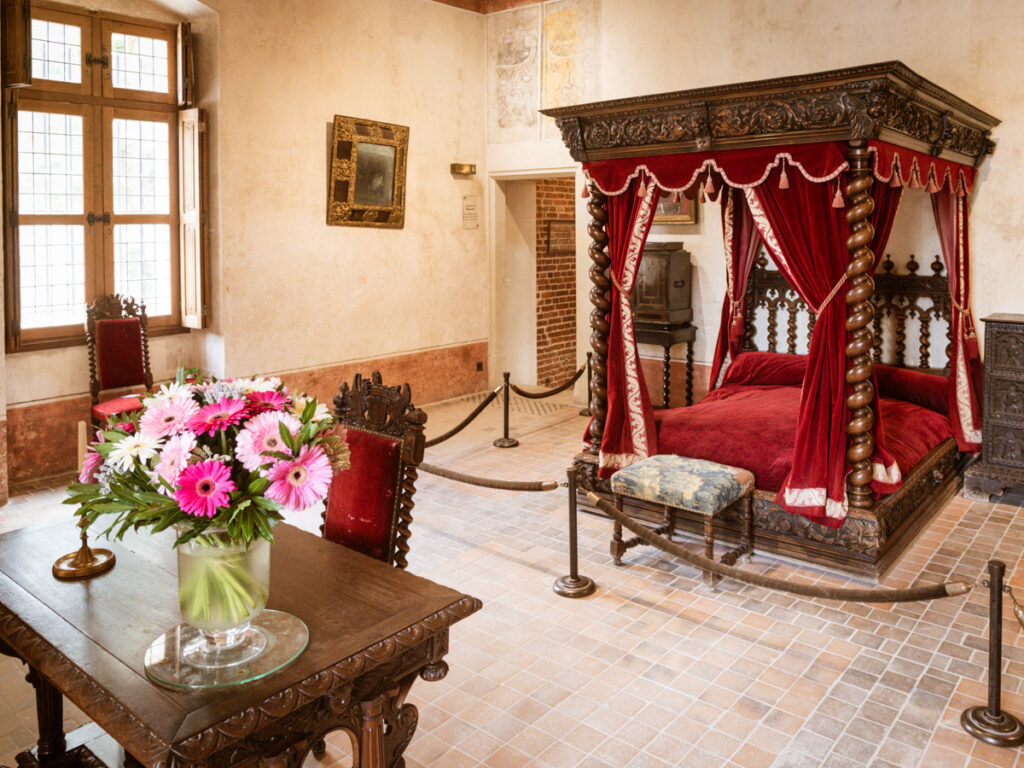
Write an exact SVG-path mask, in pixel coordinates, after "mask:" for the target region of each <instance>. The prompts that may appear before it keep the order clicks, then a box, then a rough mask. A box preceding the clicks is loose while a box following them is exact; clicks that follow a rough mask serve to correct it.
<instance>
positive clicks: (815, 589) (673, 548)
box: [570, 489, 974, 603]
mask: <svg viewBox="0 0 1024 768" xmlns="http://www.w3.org/2000/svg"><path fill="white" fill-rule="evenodd" d="M570 490H571V489H570ZM587 498H588V499H590V502H591V503H592V504H594V505H595V506H596V507H597V508H598V509H600V510H601V511H602V512H604V513H605V514H606V515H608V517H610V518H611V519H612V520H614V521H615V522H617V523H619V524H620V525H622V527H623V528H626V529H627V530H629V531H631V532H633V533H634V534H636V535H637V536H639V537H640V538H641V539H643V540H644V541H645V542H646V543H648V544H650V545H651V546H652V547H656V548H657V549H660V550H661V551H662V552H667V553H668V554H670V555H673V556H674V557H678V558H679V559H681V560H684V561H686V562H687V563H689V564H690V565H693V566H696V567H697V568H700V569H702V570H705V571H710V572H711V573H715V574H718V575H719V576H728V577H729V578H732V579H736V580H737V581H742V582H745V583H747V584H754V585H755V586H758V587H767V588H768V589H777V590H781V591H783V592H789V593H791V594H794V595H802V596H804V597H822V598H825V599H826V600H845V601H849V602H856V603H906V602H910V601H913V600H938V599H941V598H943V597H956V596H957V595H962V594H964V593H966V592H969V591H970V590H971V589H973V588H974V585H973V584H968V583H967V582H963V581H951V582H947V583H944V584H923V585H921V586H918V587H908V588H907V589H854V588H847V587H821V586H817V585H815V584H799V583H797V582H792V581H786V580H785V579H777V578H775V577H773V576H762V575H761V574H758V573H750V572H748V571H745V570H743V569H742V568H736V567H734V566H731V565H725V564H723V563H720V562H718V561H717V560H710V559H708V558H706V557H704V556H703V555H698V554H696V553H694V552H691V551H689V550H688V549H686V548H685V547H683V546H681V545H679V544H676V543H675V542H672V541H669V540H668V539H665V538H664V537H662V536H659V535H658V534H656V533H652V532H651V530H650V529H649V528H647V527H646V526H644V525H642V524H640V523H638V522H636V521H635V520H634V519H633V518H631V517H629V515H627V514H625V513H623V512H619V510H617V509H616V508H615V507H614V506H612V505H611V504H609V503H608V502H606V501H604V500H603V499H602V498H601V497H600V496H598V495H597V494H596V493H594V492H592V491H591V492H588V493H587Z"/></svg>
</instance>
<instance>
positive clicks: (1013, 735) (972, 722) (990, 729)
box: [960, 707, 1024, 747]
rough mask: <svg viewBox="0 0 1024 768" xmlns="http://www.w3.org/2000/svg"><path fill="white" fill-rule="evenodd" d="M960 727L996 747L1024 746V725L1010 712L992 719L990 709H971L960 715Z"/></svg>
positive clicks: (1001, 713)
mask: <svg viewBox="0 0 1024 768" xmlns="http://www.w3.org/2000/svg"><path fill="white" fill-rule="evenodd" d="M960 725H962V726H963V729H964V730H965V731H967V732H968V733H969V734H971V736H973V737H974V738H976V739H981V740H982V741H984V742H985V743H986V744H991V745H992V746H994V747H1017V746H1020V745H1021V744H1024V724H1021V722H1020V720H1018V719H1017V718H1016V717H1014V716H1013V715H1011V714H1010V713H1009V712H1000V713H999V716H998V717H992V715H991V714H990V713H989V711H988V707H971V708H970V709H965V710H964V711H963V714H961V715H960Z"/></svg>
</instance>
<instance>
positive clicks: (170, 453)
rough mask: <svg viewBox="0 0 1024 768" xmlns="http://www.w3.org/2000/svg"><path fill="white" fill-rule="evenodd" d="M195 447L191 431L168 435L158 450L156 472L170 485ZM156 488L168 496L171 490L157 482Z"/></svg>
mask: <svg viewBox="0 0 1024 768" xmlns="http://www.w3.org/2000/svg"><path fill="white" fill-rule="evenodd" d="M195 447H196V436H195V435H194V434H192V433H191V432H182V433H180V434H177V435H173V436H172V437H170V438H169V439H168V440H167V442H166V443H164V447H163V448H162V449H161V450H160V459H159V461H158V462H157V465H156V474H157V475H158V476H159V477H162V478H163V479H164V480H166V481H167V482H168V483H169V484H170V485H172V486H174V485H176V484H177V482H178V475H180V474H181V472H182V470H184V469H185V467H187V466H188V460H189V457H190V456H191V455H192V451H193V450H194V449H195ZM157 490H158V491H160V493H164V494H166V495H168V496H170V495H171V491H169V490H167V487H166V486H165V485H163V483H159V482H158V483H157Z"/></svg>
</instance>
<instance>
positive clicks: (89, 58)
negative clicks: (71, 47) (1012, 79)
mask: <svg viewBox="0 0 1024 768" xmlns="http://www.w3.org/2000/svg"><path fill="white" fill-rule="evenodd" d="M93 64H99V65H100V66H102V67H109V66H110V57H109V56H93V55H92V54H91V53H87V54H85V66H87V67H91V66H92V65H93Z"/></svg>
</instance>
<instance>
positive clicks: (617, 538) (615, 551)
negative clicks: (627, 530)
mask: <svg viewBox="0 0 1024 768" xmlns="http://www.w3.org/2000/svg"><path fill="white" fill-rule="evenodd" d="M615 508H616V509H617V510H619V512H621V511H622V496H621V495H620V494H618V493H616V494H615ZM610 549H611V553H612V561H613V562H614V563H615V564H616V565H622V555H623V554H624V553H625V551H626V545H625V544H623V543H622V526H621V525H620V524H619V523H614V524H613V525H612V542H611V546H610Z"/></svg>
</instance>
